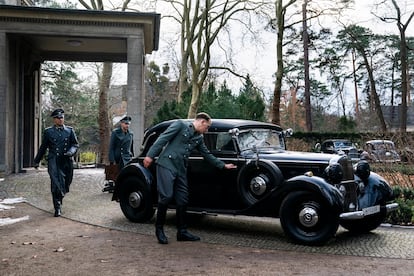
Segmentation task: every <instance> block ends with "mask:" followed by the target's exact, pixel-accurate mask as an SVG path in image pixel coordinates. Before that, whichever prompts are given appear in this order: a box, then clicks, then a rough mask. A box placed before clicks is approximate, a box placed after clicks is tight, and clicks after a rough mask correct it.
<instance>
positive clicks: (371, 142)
mask: <svg viewBox="0 0 414 276" xmlns="http://www.w3.org/2000/svg"><path fill="white" fill-rule="evenodd" d="M365 143H367V144H394V142H393V141H391V140H380V139H376V140H369V141H366V142H365Z"/></svg>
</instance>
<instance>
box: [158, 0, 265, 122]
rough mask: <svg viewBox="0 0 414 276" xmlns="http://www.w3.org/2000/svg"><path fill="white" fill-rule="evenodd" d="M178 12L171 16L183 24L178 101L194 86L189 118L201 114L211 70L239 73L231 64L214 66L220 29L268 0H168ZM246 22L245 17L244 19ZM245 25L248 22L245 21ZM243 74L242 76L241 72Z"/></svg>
mask: <svg viewBox="0 0 414 276" xmlns="http://www.w3.org/2000/svg"><path fill="white" fill-rule="evenodd" d="M165 1H166V2H168V3H170V4H171V6H172V8H173V9H174V10H175V12H176V15H171V16H170V17H172V18H174V19H175V20H176V21H177V22H178V23H179V24H180V26H181V31H180V36H181V42H180V48H181V49H180V50H181V64H180V77H179V79H180V83H179V93H178V100H180V99H181V95H182V93H183V92H184V91H186V90H187V89H189V88H190V87H191V95H192V96H191V103H190V107H189V110H188V115H187V116H188V118H193V117H194V116H195V114H196V113H197V109H198V106H199V103H200V97H201V92H202V88H203V85H204V83H205V81H206V78H207V77H208V74H209V70H210V69H212V68H214V69H224V70H228V71H229V72H231V73H234V74H236V73H235V72H234V71H232V70H231V69H230V68H228V67H219V66H216V67H213V66H211V64H210V62H211V48H212V47H213V44H214V43H215V42H216V40H217V38H218V35H219V34H220V32H221V31H222V30H223V29H225V28H226V26H227V24H228V23H229V21H230V20H238V18H237V15H238V14H240V13H246V14H248V13H249V12H250V11H254V10H257V9H258V8H260V7H263V6H264V5H265V1H247V0H242V1H240V0H193V1H190V0H184V1H175V0H165ZM240 22H242V20H240ZM242 24H243V25H246V24H247V23H245V22H242ZM239 76H240V75H239Z"/></svg>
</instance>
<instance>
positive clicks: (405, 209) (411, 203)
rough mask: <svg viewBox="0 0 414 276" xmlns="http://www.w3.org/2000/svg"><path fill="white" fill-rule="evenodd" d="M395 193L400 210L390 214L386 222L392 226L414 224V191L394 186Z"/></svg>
mask: <svg viewBox="0 0 414 276" xmlns="http://www.w3.org/2000/svg"><path fill="white" fill-rule="evenodd" d="M393 192H394V196H395V202H396V203H398V205H399V208H398V210H397V211H395V212H391V213H390V214H388V215H387V217H386V219H385V221H386V222H388V223H391V224H399V225H412V224H413V222H414V189H413V188H405V187H404V188H401V187H399V186H394V187H393Z"/></svg>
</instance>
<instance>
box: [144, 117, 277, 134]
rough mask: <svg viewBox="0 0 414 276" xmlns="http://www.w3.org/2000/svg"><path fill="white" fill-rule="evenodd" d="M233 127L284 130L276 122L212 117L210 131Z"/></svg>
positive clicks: (165, 124) (155, 128) (154, 128)
mask: <svg viewBox="0 0 414 276" xmlns="http://www.w3.org/2000/svg"><path fill="white" fill-rule="evenodd" d="M183 120H184V121H188V122H192V121H194V120H193V119H183ZM175 121H177V120H169V121H164V122H161V123H159V124H157V125H154V126H152V127H150V128H148V129H147V131H148V132H154V131H155V132H157V131H159V130H160V129H161V130H163V129H166V128H167V127H168V126H169V125H171V124H172V123H173V122H175ZM233 128H238V129H239V130H243V129H249V128H269V129H275V130H278V131H282V130H283V129H282V128H281V127H280V126H278V125H275V124H272V123H266V122H259V121H253V120H244V119H212V120H211V126H210V128H209V132H223V131H228V130H230V129H233Z"/></svg>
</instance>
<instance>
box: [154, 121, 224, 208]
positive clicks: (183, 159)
mask: <svg viewBox="0 0 414 276" xmlns="http://www.w3.org/2000/svg"><path fill="white" fill-rule="evenodd" d="M194 149H197V150H198V151H199V152H200V154H201V155H202V156H203V157H204V159H205V160H207V161H208V162H209V163H211V164H212V165H214V166H215V167H217V168H219V169H222V168H223V167H224V165H225V164H224V162H222V161H221V160H219V159H217V158H216V157H215V156H214V155H212V154H211V153H210V151H209V150H208V149H207V147H206V145H205V144H204V139H203V135H202V134H200V133H198V132H196V131H195V129H194V125H193V124H192V123H191V122H185V121H183V120H177V121H175V122H174V123H172V124H171V125H170V126H169V127H168V128H167V129H166V130H165V131H164V132H163V133H162V134H161V135H160V136H159V137H158V139H157V140H156V141H155V143H154V144H153V145H152V146H151V148H150V149H149V151H148V153H147V156H148V157H151V158H153V159H154V158H155V157H156V156H158V155H159V157H158V159H157V161H156V163H157V180H158V181H157V187H158V193H159V200H160V203H163V204H168V203H169V201H170V200H171V199H172V196H173V193H174V195H175V199H176V201H177V204H178V205H185V204H186V203H187V201H188V187H187V164H188V158H189V156H190V154H191V152H192V150H194ZM159 167H162V168H159ZM165 169H167V171H166V170H165ZM174 184H175V185H176V186H178V187H174Z"/></svg>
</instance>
